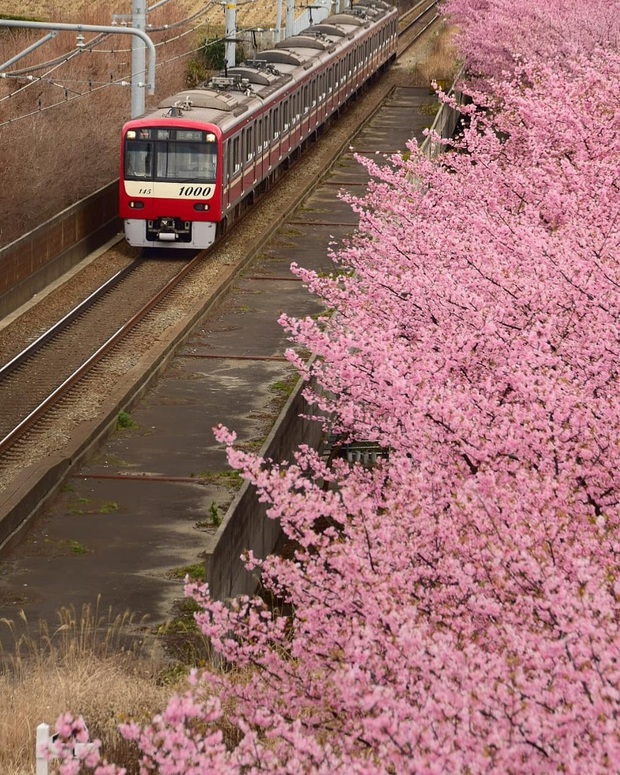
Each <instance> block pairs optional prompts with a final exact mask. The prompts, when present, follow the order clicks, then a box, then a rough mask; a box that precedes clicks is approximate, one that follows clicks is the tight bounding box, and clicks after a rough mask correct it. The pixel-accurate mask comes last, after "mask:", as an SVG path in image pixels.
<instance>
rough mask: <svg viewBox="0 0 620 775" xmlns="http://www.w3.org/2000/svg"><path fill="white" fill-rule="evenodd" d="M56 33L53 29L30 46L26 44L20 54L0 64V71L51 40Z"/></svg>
mask: <svg viewBox="0 0 620 775" xmlns="http://www.w3.org/2000/svg"><path fill="white" fill-rule="evenodd" d="M56 35H58V33H57V32H56V31H55V30H54V32H48V33H47V35H46V36H45V37H44V38H41V40H38V41H37V42H36V43H33V44H32V46H28V48H25V49H24V50H23V51H22V52H21V54H16V55H15V56H14V57H13V58H12V59H9V61H8V62H5V63H4V64H3V65H0V73H1V72H2V71H3V70H6V68H7V67H10V66H11V65H13V64H15V62H18V61H19V60H20V59H22V58H23V57H25V56H26V55H27V54H29V53H30V52H31V51H34V50H35V49H37V48H39V46H42V45H43V44H44V43H47V42H48V40H52V38H55V37H56Z"/></svg>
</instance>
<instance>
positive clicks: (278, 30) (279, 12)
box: [276, 0, 282, 43]
mask: <svg viewBox="0 0 620 775" xmlns="http://www.w3.org/2000/svg"><path fill="white" fill-rule="evenodd" d="M281 38H282V0H277V5H276V43H279V42H280V40H281Z"/></svg>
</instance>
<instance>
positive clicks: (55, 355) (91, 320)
mask: <svg viewBox="0 0 620 775" xmlns="http://www.w3.org/2000/svg"><path fill="white" fill-rule="evenodd" d="M195 261H197V258H194V259H192V260H190V261H189V262H188V260H187V258H185V259H183V260H181V259H173V260H170V259H166V260H160V261H156V260H154V261H149V262H144V261H136V262H133V263H132V264H129V265H128V266H126V267H125V268H124V269H121V270H120V271H119V272H117V273H116V274H115V275H113V276H112V277H111V278H110V279H109V280H107V281H106V282H105V283H103V285H101V286H100V287H99V288H98V289H97V290H95V291H94V292H93V293H91V294H90V295H89V296H88V297H87V298H86V299H84V301H82V302H80V303H79V304H78V305H77V306H76V307H75V308H74V309H72V310H71V311H70V312H69V313H68V314H67V315H65V316H64V317H63V318H62V319H61V320H60V321H58V322H57V323H56V324H54V325H53V326H52V327H51V328H49V329H48V330H47V331H46V332H45V333H43V334H42V335H41V336H39V337H38V338H37V339H36V340H35V341H34V342H32V344H29V345H28V346H27V347H26V348H25V349H24V350H22V352H20V353H19V354H18V355H16V356H15V357H14V358H12V359H11V360H10V361H9V362H8V363H6V364H4V365H3V366H0V406H1V407H2V409H1V410H0V455H2V456H6V454H7V451H8V450H9V449H10V447H11V446H12V445H13V444H14V443H15V442H16V441H18V440H19V439H20V438H22V437H23V436H24V435H25V434H27V433H28V431H29V430H31V429H32V428H33V427H35V426H36V423H37V422H38V421H39V420H40V419H41V418H42V417H43V416H44V414H45V412H46V411H48V410H49V409H50V407H52V406H53V405H54V404H55V403H56V402H57V401H58V400H60V399H61V398H62V397H63V396H64V395H65V394H66V393H67V392H68V391H69V390H70V389H71V388H72V387H74V386H75V385H76V383H77V382H78V381H79V379H80V378H81V377H82V376H84V375H85V374H86V373H87V372H88V370H89V369H91V368H92V367H93V366H94V365H95V364H96V363H98V362H99V361H100V360H101V359H102V358H104V357H105V355H106V354H107V353H109V352H110V351H111V350H112V349H113V348H114V347H115V346H116V345H117V344H118V343H119V342H120V341H121V340H122V339H123V338H124V337H125V336H127V334H128V333H129V332H130V331H131V330H133V329H134V328H135V326H137V325H138V323H140V321H142V320H143V319H144V317H145V316H146V315H147V314H149V312H151V311H152V310H153V309H154V308H155V307H156V306H157V304H158V303H159V302H160V301H161V300H162V299H163V298H164V297H165V296H166V295H167V294H168V293H170V291H171V290H172V289H174V288H175V287H176V286H177V285H178V284H179V283H180V282H181V280H182V279H183V278H184V277H185V275H186V274H188V273H189V272H191V271H192V268H193V265H194V262H195Z"/></svg>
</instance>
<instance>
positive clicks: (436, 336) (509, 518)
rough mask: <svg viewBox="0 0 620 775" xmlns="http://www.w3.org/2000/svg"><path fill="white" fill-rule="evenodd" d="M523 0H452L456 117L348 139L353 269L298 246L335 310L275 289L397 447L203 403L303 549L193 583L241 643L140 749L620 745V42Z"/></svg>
mask: <svg viewBox="0 0 620 775" xmlns="http://www.w3.org/2000/svg"><path fill="white" fill-rule="evenodd" d="M515 5H516V3H513V2H508V0H504V2H501V1H500V0H488V2H482V0H449V3H448V8H449V9H452V13H454V15H455V18H457V19H458V20H459V22H460V24H461V27H462V38H461V39H462V41H463V42H464V44H466V49H465V53H467V54H468V57H469V56H470V55H471V50H470V49H472V48H474V47H475V44H476V41H478V47H479V50H480V56H479V58H478V60H477V66H478V68H479V72H480V73H481V74H482V75H484V76H485V78H486V82H485V88H484V90H483V91H476V90H475V89H473V88H472V89H471V93H472V96H473V97H474V103H473V104H472V105H471V106H469V107H468V108H467V109H466V111H465V112H466V119H467V121H466V124H465V128H464V129H463V131H462V134H461V135H460V136H459V137H458V139H457V140H455V141H453V142H452V143H451V144H450V145H449V147H448V148H447V149H446V153H445V154H444V155H443V156H442V157H440V158H439V159H438V160H435V161H429V160H427V159H425V158H423V157H422V156H421V155H420V154H419V153H418V152H417V147H416V145H415V143H410V145H409V150H410V151H411V155H410V156H409V155H407V157H406V158H405V157H403V156H401V155H396V156H395V157H393V158H391V159H390V160H382V162H383V161H388V162H389V163H381V164H377V163H375V162H372V161H368V160H364V159H360V162H361V163H363V164H365V165H366V166H367V167H368V169H369V171H370V173H371V175H372V179H373V180H372V182H371V184H370V186H369V190H368V193H367V194H366V195H365V196H363V197H361V198H358V197H354V196H350V195H349V196H347V197H346V198H347V200H348V201H349V202H350V204H351V206H352V207H353V209H354V210H355V211H356V212H357V213H358V214H359V218H360V227H359V233H358V234H357V235H356V236H355V237H354V238H353V239H352V240H351V241H350V243H349V244H348V245H346V246H345V247H344V248H342V249H341V250H339V251H338V252H335V253H334V255H333V258H334V261H335V264H336V267H337V268H338V269H339V270H340V271H337V272H335V273H334V275H333V277H331V278H325V277H319V276H318V275H316V274H315V273H313V272H309V271H307V270H304V269H302V268H299V267H298V268H296V269H295V271H296V272H297V273H298V274H299V276H300V277H301V278H302V279H303V280H304V281H305V282H306V284H307V285H308V287H309V288H310V289H311V291H312V292H313V293H315V294H316V295H317V296H318V297H320V298H321V299H322V300H323V301H324V303H325V306H326V307H327V308H328V309H329V310H330V312H331V314H330V315H329V316H326V317H325V318H322V319H321V320H318V321H317V320H314V319H294V318H290V317H286V316H284V317H283V318H282V323H283V325H284V326H285V327H286V328H287V329H288V331H289V332H290V335H291V338H292V340H293V341H294V342H295V343H297V344H299V345H302V346H303V347H304V348H307V349H309V350H310V351H311V352H313V353H314V354H315V355H316V358H315V359H314V360H312V361H311V362H310V364H305V363H303V362H302V361H301V360H300V359H298V358H297V357H296V356H295V354H294V352H293V351H291V352H290V353H289V357H290V358H291V360H292V361H293V362H295V363H296V364H297V365H298V367H299V369H300V371H301V373H302V374H304V375H305V377H306V378H307V380H308V388H307V392H308V396H309V398H310V399H311V400H312V401H315V402H316V404H317V405H318V406H319V407H320V409H321V410H322V412H324V413H325V415H326V416H327V417H329V422H330V427H332V428H333V429H334V430H335V431H336V432H338V433H340V434H342V435H343V438H345V439H346V438H349V439H363V440H368V441H371V442H374V443H376V444H378V445H380V446H381V447H383V448H384V449H385V450H386V452H387V457H386V458H385V459H384V460H383V461H381V462H380V463H379V464H378V465H376V466H374V467H372V468H366V467H364V466H361V465H350V464H349V463H347V462H346V461H345V460H336V461H335V462H334V464H333V465H331V466H328V465H327V464H326V463H325V462H324V461H323V460H322V459H321V458H320V457H319V455H318V454H317V453H315V452H314V451H313V450H311V449H308V448H305V447H302V448H300V450H299V451H298V452H297V454H296V455H295V457H294V459H293V461H291V462H290V463H286V464H285V463H277V462H273V461H263V460H260V459H258V458H256V457H254V456H252V455H248V454H246V453H243V452H241V451H239V450H237V449H236V448H235V446H234V434H233V433H231V432H230V431H228V430H226V429H224V428H219V429H217V431H216V435H217V437H218V438H219V440H220V441H221V442H222V443H226V444H227V445H228V448H229V460H230V462H231V464H232V465H233V466H234V467H235V468H237V469H239V470H241V471H243V472H244V474H245V476H246V477H247V478H249V479H250V480H251V481H252V482H253V483H254V484H255V486H256V487H257V488H258V491H259V493H260V494H261V497H262V498H263V500H264V501H266V502H267V503H268V505H269V510H270V516H272V517H273V518H274V519H279V520H280V521H281V524H282V528H283V530H284V532H285V534H286V536H287V537H288V538H289V539H290V540H291V542H293V544H294V547H295V550H294V554H293V556H292V557H278V556H271V557H268V558H265V559H261V558H256V557H254V556H253V555H252V554H251V553H248V555H247V557H246V563H247V566H248V567H249V568H250V569H255V570H256V572H257V573H259V574H260V575H261V580H262V584H263V587H264V588H265V589H266V590H267V591H268V592H270V593H272V595H273V596H274V599H276V600H277V601H278V605H276V606H268V605H267V604H266V603H265V601H264V599H263V598H258V597H257V598H248V597H242V598H239V599H236V600H234V601H232V602H226V603H224V602H220V601H215V600H212V599H211V598H210V596H209V592H208V589H206V588H201V587H199V586H196V585H188V593H189V594H191V595H193V596H194V598H195V599H196V600H197V601H198V602H199V603H200V604H201V609H202V612H201V613H199V614H198V615H197V621H198V623H199V625H200V627H201V629H202V630H203V632H204V633H205V634H206V635H207V636H208V637H209V638H210V639H211V641H212V643H213V646H214V648H215V649H216V650H217V652H219V654H220V656H221V659H222V660H223V663H224V664H225V665H226V666H227V668H229V669H227V670H217V671H216V670H213V671H201V672H195V673H194V674H193V675H192V679H191V687H190V690H189V692H188V693H187V695H186V696H184V697H176V698H173V699H172V700H171V702H170V705H169V707H168V708H167V709H166V710H165V711H164V713H162V714H161V716H158V717H156V718H155V719H153V721H152V723H151V724H150V725H146V726H144V727H140V726H137V725H133V724H130V725H127V726H126V727H125V728H124V729H125V734H126V735H127V736H128V737H130V738H132V739H134V740H137V741H138V743H139V745H140V749H141V751H142V753H143V762H142V766H143V772H145V773H147V772H159V773H162V775H163V774H166V773H185V774H191V773H205V772H217V773H228V772H230V773H241V772H290V773H299V772H312V773H330V774H331V773H389V772H416V773H446V772H450V773H452V772H463V773H483V772H506V773H508V772H514V773H551V772H565V773H584V772H587V773H607V772H610V771H611V772H614V771H616V770H618V769H619V768H620V732H619V727H618V715H619V710H620V630H619V617H620V537H619V533H618V528H619V525H620V509H619V487H620V474H619V473H618V472H619V471H620V401H618V378H619V373H618V370H619V367H618V364H619V362H620V293H619V291H620V264H619V258H620V251H619V247H620V165H619V160H620V107H619V105H618V100H617V96H616V84H617V83H618V81H619V79H620V55H619V53H618V48H617V46H614V45H609V42H610V35H611V33H610V32H609V29H607V28H606V29H605V30H604V32H602V31H601V24H602V22H601V21H600V19H601V8H602V6H601V4H600V3H599V2H598V0H587V2H586V0H584V2H583V3H581V4H579V5H580V7H583V8H584V9H585V10H584V11H583V13H582V12H581V11H580V12H579V13H577V12H575V14H572V15H571V14H568V13H567V9H568V8H569V6H568V5H567V3H565V2H560V0H551V2H549V3H547V4H546V6H545V9H544V10H542V11H541V10H540V9H538V4H534V3H531V2H529V3H527V2H525V0H520V1H519V4H518V7H519V9H521V10H523V13H522V14H520V15H518V14H517V15H518V16H519V21H518V23H517V22H515V21H513V22H511V23H510V25H509V16H510V15H511V14H514V8H515ZM570 7H571V8H572V4H571V5H570ZM468 9H469V10H470V11H472V15H471V21H470V22H468V18H469V17H468V15H467V13H466V11H467V10H468ZM588 9H590V10H591V14H590V15H589V16H588V18H589V20H590V21H589V23H590V26H589V28H588V29H589V32H588V35H589V36H590V37H589V38H588V45H585V44H582V41H581V38H580V37H579V35H582V37H584V39H585V33H582V31H581V28H579V27H578V25H577V22H576V21H574V19H578V18H582V17H585V15H587V13H586V12H587V10H588ZM474 11H475V13H474ZM526 11H527V13H526ZM459 14H461V15H460V16H459ZM528 14H529V15H528ZM554 14H555V15H554ZM547 20H552V21H554V24H555V26H553V28H552V29H553V35H552V34H551V33H550V32H549V26H548V21H547ZM468 24H469V26H468ZM519 25H520V26H519ZM517 27H518V28H519V29H521V30H522V32H521V33H520V34H521V35H522V36H523V35H525V33H527V35H528V36H529V39H528V44H527V45H528V51H527V52H526V54H527V56H525V55H523V56H520V57H519V58H516V57H513V58H512V59H511V60H510V62H508V60H507V59H506V60H505V62H506V63H507V64H508V67H506V68H504V75H503V76H502V77H499V76H500V72H499V65H498V62H499V59H497V58H496V57H495V55H494V54H493V52H492V51H490V50H489V51H486V52H485V51H483V48H484V46H483V45H482V44H483V42H484V41H485V40H487V39H488V37H489V33H490V32H492V33H493V36H494V38H495V39H496V41H498V42H499V40H500V37H499V33H500V32H503V33H504V36H503V38H501V39H502V40H503V45H504V48H505V51H510V52H514V51H515V48H514V42H515V41H516V40H517V39H518V37H519V36H518V35H517V33H516V32H515V30H516V29H517ZM597 36H598V38H597ZM564 38H566V41H565V43H564V44H563V46H562V57H561V58H559V59H555V60H554V61H553V62H549V61H547V59H546V56H541V54H545V52H546V51H547V49H548V47H549V46H553V47H555V49H556V50H558V53H559V48H560V46H559V44H558V41H559V40H560V39H562V40H563V39H564ZM501 58H502V57H500V59H501ZM223 708H226V714H225V715H226V720H227V723H228V724H229V725H232V727H233V728H234V730H235V735H236V737H235V738H234V740H233V741H232V742H231V741H230V740H229V741H228V743H227V744H225V740H224V736H223V733H222V726H221V722H222V718H223V715H224V711H223ZM63 723H65V724H67V723H70V720H67V719H64V722H63ZM66 766H69V765H66ZM71 766H73V765H71ZM69 771H70V770H67V772H69ZM97 771H98V772H99V773H100V775H111V774H112V773H116V772H120V771H119V770H117V769H116V768H114V767H113V766H110V765H105V766H104V765H100V768H99V770H97Z"/></svg>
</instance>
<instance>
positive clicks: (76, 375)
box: [0, 254, 201, 454]
mask: <svg viewBox="0 0 620 775" xmlns="http://www.w3.org/2000/svg"><path fill="white" fill-rule="evenodd" d="M200 260H201V255H200V254H198V255H197V256H195V257H194V258H193V259H191V260H190V261H189V262H188V263H187V264H185V265H184V266H183V267H182V269H181V270H180V271H179V272H178V273H177V274H176V275H175V276H174V277H172V278H171V279H170V280H168V282H167V283H166V284H165V285H164V286H163V288H161V289H160V290H159V291H158V292H157V293H156V294H154V295H153V296H152V297H151V298H150V299H149V301H147V302H146V304H145V305H144V306H143V307H142V309H140V310H138V312H136V313H135V314H134V315H133V316H132V317H131V318H130V319H129V320H127V321H126V322H125V323H123V325H122V326H120V328H118V329H117V330H116V331H115V333H113V334H112V336H110V337H109V338H108V339H107V340H106V341H105V342H104V343H103V344H102V345H101V346H100V347H99V348H98V349H97V350H96V351H95V352H94V353H93V354H92V355H91V356H90V357H89V358H88V359H87V360H85V361H84V362H83V363H82V364H81V365H80V366H79V367H78V368H77V369H76V370H75V371H74V372H73V373H72V374H71V375H70V376H69V377H67V378H66V379H65V380H64V382H62V384H60V385H59V386H58V387H56V388H55V389H54V390H53V392H52V393H50V394H49V395H48V396H47V398H45V399H44V400H43V401H42V402H41V403H40V404H39V405H38V406H37V407H35V408H34V409H33V410H32V411H31V412H30V414H28V415H27V416H26V417H25V418H24V419H23V420H21V421H20V423H19V424H18V425H16V426H15V427H14V428H13V430H11V431H10V432H9V433H8V434H7V435H6V436H5V437H4V438H3V439H0V454H2V453H3V452H5V451H6V450H7V449H8V448H9V447H10V446H11V445H13V444H14V443H15V442H16V441H17V440H18V439H19V438H20V437H21V436H23V435H25V433H26V432H27V431H29V430H31V429H32V428H33V426H34V425H35V424H36V423H37V422H38V421H39V420H40V419H41V417H42V416H43V415H44V414H45V412H47V411H48V410H49V409H50V408H51V407H52V406H53V405H54V404H55V403H57V402H58V401H59V399H60V398H62V397H63V396H65V395H66V394H67V393H68V391H69V390H70V389H71V388H72V387H73V386H74V385H75V384H76V383H77V382H78V381H79V380H80V379H82V377H84V376H85V375H86V374H87V373H88V372H89V371H90V370H91V369H92V368H93V367H94V366H95V365H96V364H97V363H99V362H100V361H101V360H102V359H103V358H104V357H105V356H106V355H107V354H108V353H109V352H110V351H111V350H112V348H113V347H115V346H116V345H117V344H118V343H119V342H120V341H121V340H122V339H123V338H124V337H126V336H127V335H128V334H129V333H131V331H132V330H133V329H134V328H135V327H136V326H137V325H138V323H140V322H141V321H142V320H143V319H144V318H145V317H146V316H147V315H148V314H149V312H151V310H153V309H154V307H156V306H157V305H158V304H159V303H160V302H161V301H162V299H164V298H165V297H166V296H167V295H168V294H169V293H170V291H172V290H173V289H174V288H175V287H176V286H177V285H178V284H179V283H180V282H181V280H182V279H183V278H184V277H185V276H186V275H187V274H188V273H189V272H191V271H192V270H193V268H194V266H195V265H196V263H198V261H200ZM121 271H124V270H121ZM115 277H116V276H115ZM113 279H114V278H113ZM108 283H109V281H108ZM106 284H107V283H106ZM100 290H101V289H98V290H97V291H95V294H97V293H98V292H99V291H100ZM92 295H94V294H91V296H92ZM89 298H90V297H89ZM80 306H83V303H82V305H80ZM74 311H75V310H74ZM74 311H72V312H71V313H69V315H72V314H73V312H74ZM44 336H45V335H44ZM18 357H19V356H18Z"/></svg>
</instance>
